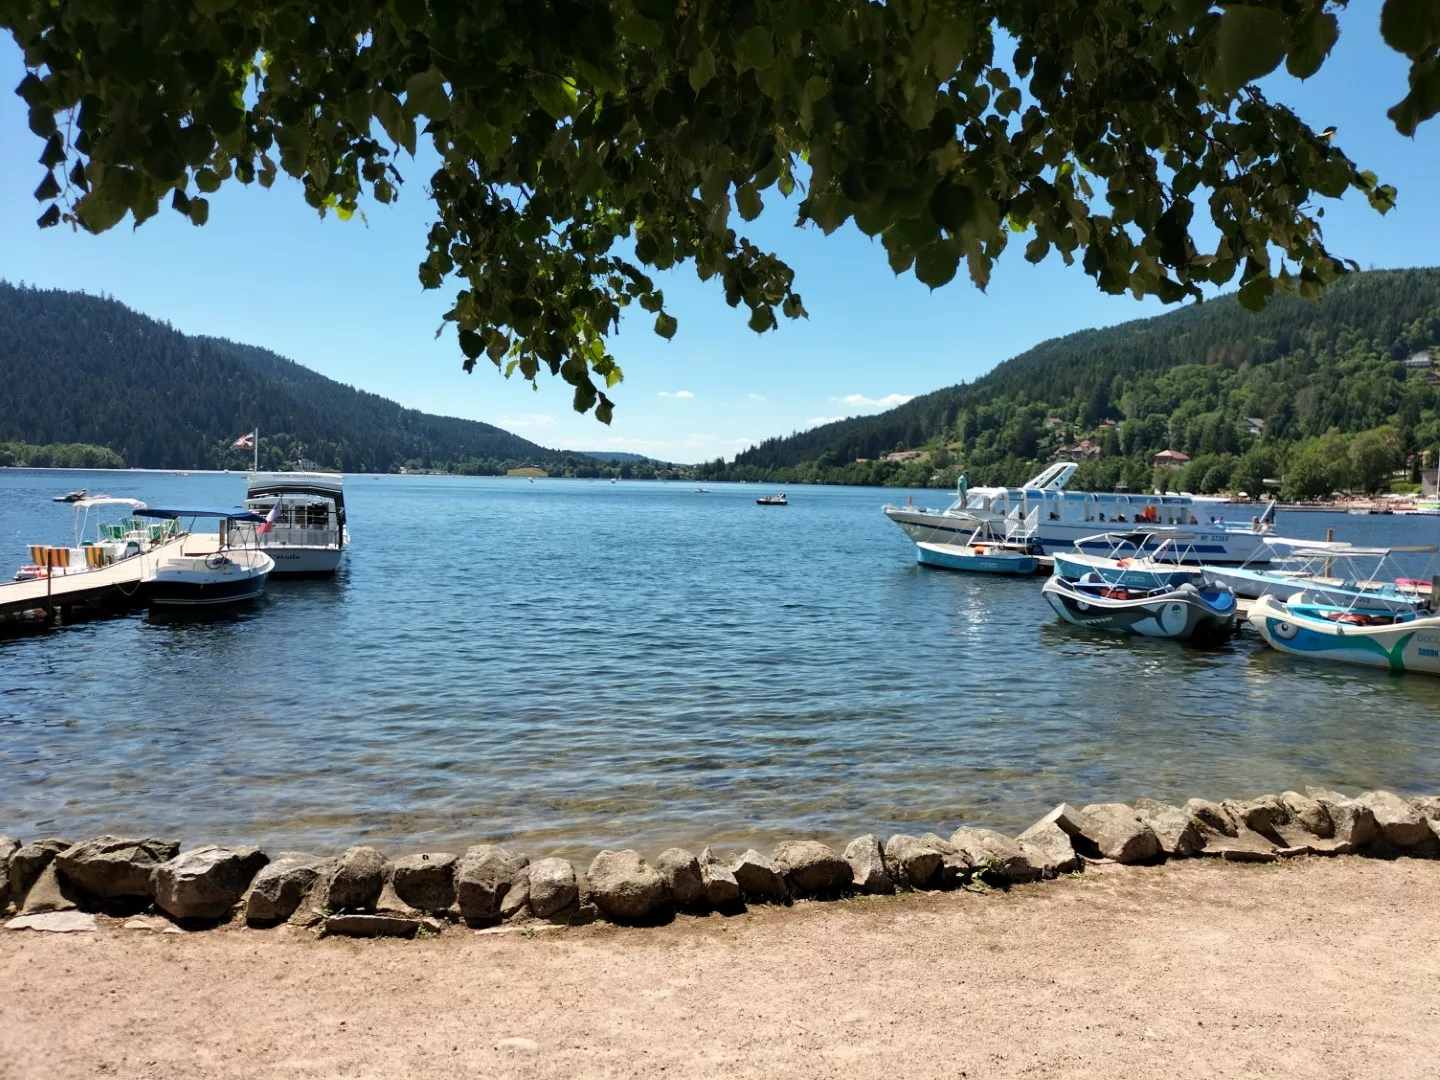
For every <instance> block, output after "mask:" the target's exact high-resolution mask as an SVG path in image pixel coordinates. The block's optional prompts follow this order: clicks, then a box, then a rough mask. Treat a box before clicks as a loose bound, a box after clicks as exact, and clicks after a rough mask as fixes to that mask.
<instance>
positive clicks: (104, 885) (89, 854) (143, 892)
mask: <svg viewBox="0 0 1440 1080" xmlns="http://www.w3.org/2000/svg"><path fill="white" fill-rule="evenodd" d="M178 854H180V841H179V840H157V839H154V838H153V837H146V838H144V839H131V838H127V837H119V836H97V837H94V838H93V839H90V840H82V841H80V843H78V844H76V845H75V846H74V847H71V848H67V849H66V850H65V851H62V852H61V853H60V854H58V855H56V856H55V866H56V869H58V870H59V871H60V873H62V874H63V875H65V877H66V878H67V879H69V881H70V884H72V885H75V886H77V887H78V888H79V889H81V890H82V891H83V892H86V893H88V894H89V895H91V896H93V897H96V898H97V899H100V900H118V899H121V898H122V897H132V896H139V897H148V896H149V895H150V875H151V873H152V872H154V870H155V868H156V867H157V866H159V865H160V864H161V863H164V862H169V861H170V860H171V859H173V858H175V856H176V855H178Z"/></svg>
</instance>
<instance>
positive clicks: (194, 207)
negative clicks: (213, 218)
mask: <svg viewBox="0 0 1440 1080" xmlns="http://www.w3.org/2000/svg"><path fill="white" fill-rule="evenodd" d="M187 214H188V216H189V218H190V224H192V225H204V224H205V222H207V221H209V220H210V202H209V200H207V199H191V200H190V206H189V209H188V210H187Z"/></svg>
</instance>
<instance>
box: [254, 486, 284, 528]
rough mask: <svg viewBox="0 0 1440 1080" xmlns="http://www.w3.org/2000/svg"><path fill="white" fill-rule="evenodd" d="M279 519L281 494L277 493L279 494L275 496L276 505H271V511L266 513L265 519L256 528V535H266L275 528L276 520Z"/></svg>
mask: <svg viewBox="0 0 1440 1080" xmlns="http://www.w3.org/2000/svg"><path fill="white" fill-rule="evenodd" d="M279 520H280V496H278V495H277V496H275V505H274V506H272V507H270V512H269V513H268V514H266V515H265V520H264V521H262V522H261V523H260V527H259V528H257V529H256V530H255V535H256V536H263V535H265V534H266V533H268V532H269V531H270V530H271V529H273V528H275V522H277V521H279Z"/></svg>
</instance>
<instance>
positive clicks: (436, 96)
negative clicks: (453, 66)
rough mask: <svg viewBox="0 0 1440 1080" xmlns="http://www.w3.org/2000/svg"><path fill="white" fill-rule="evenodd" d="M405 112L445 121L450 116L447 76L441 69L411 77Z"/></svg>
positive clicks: (407, 86) (407, 83)
mask: <svg viewBox="0 0 1440 1080" xmlns="http://www.w3.org/2000/svg"><path fill="white" fill-rule="evenodd" d="M405 111H406V112H407V113H409V114H410V115H411V116H428V117H430V119H432V120H444V119H445V118H446V117H447V116H449V115H450V98H449V97H448V96H447V95H446V93H445V76H444V75H442V74H441V73H440V69H439V68H433V67H432V68H429V69H428V70H426V71H422V72H420V73H419V74H418V75H411V76H410V78H409V80H408V81H406V83H405Z"/></svg>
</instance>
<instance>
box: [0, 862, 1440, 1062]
mask: <svg viewBox="0 0 1440 1080" xmlns="http://www.w3.org/2000/svg"><path fill="white" fill-rule="evenodd" d="M1437 901H1440V863H1425V862H1415V861H1408V860H1401V861H1398V862H1374V861H1366V860H1361V859H1348V858H1347V859H1335V860H1314V859H1311V860H1299V861H1297V862H1294V863H1281V864H1276V865H1273V866H1237V865H1233V864H1221V863H1218V862H1210V861H1206V862H1198V863H1181V864H1174V865H1170V866H1166V867H1159V868H1154V869H1144V870H1139V869H1128V870H1122V869H1119V868H1104V869H1101V870H1092V871H1091V872H1089V873H1087V874H1086V875H1085V876H1084V877H1083V878H1080V879H1066V880H1062V881H1058V882H1051V883H1048V884H1045V885H1041V886H1030V887H1026V888H1018V889H1015V890H1014V891H1012V892H1010V893H1009V894H999V893H996V894H989V895H975V894H971V893H965V892H961V893H949V894H936V895H928V896H904V897H895V898H873V899H863V900H855V901H847V902H841V903H832V904H800V905H797V906H796V907H795V908H792V909H790V910H775V909H756V910H755V911H753V912H752V913H751V914H749V915H743V916H738V917H735V918H730V919H723V918H721V917H719V916H713V917H710V918H706V919H690V918H682V919H679V920H677V921H675V922H674V923H672V924H671V925H669V926H665V927H660V928H656V929H647V930H634V929H620V928H616V927H611V926H604V925H597V926H593V927H588V928H583V929H577V930H570V931H563V932H551V933H540V934H534V935H519V934H511V935H504V936H482V935H477V934H475V933H474V932H471V931H468V930H461V931H451V932H447V933H446V934H445V935H442V936H441V937H438V938H434V939H429V940H420V941H413V942H404V941H351V940H337V939H329V940H314V939H313V938H311V937H310V936H309V935H308V934H307V933H305V932H303V931H289V930H280V931H269V932H263V933H262V932H251V931H243V930H239V929H234V930H230V929H222V930H218V931H211V932H207V933H196V934H183V935H182V934H150V933H144V932H137V931H133V930H130V931H125V930H121V929H119V927H118V924H115V923H109V924H107V925H106V926H105V927H104V928H103V929H102V931H101V932H100V933H96V934H88V935H58V934H36V933H33V932H29V931H26V932H18V931H11V932H3V931H0V1077H4V1078H5V1080H11V1078H26V1080H29V1078H42V1077H81V1076H83V1077H95V1076H102V1077H166V1078H170V1077H184V1078H189V1080H208V1078H215V1077H237V1078H239V1077H244V1078H257V1080H259V1078H271V1077H275V1078H279V1077H284V1078H286V1080H296V1078H308V1077H347V1078H370V1077H375V1078H382V1077H383V1078H385V1080H397V1078H405V1077H445V1078H447V1080H449V1078H469V1077H512V1076H513V1077H532V1076H534V1077H539V1076H544V1077H549V1076H564V1077H576V1076H585V1077H588V1076H605V1077H611V1076H613V1077H631V1076H647V1077H648V1076H666V1077H705V1076H718V1077H740V1076H763V1077H806V1078H808V1077H845V1078H847V1080H848V1078H857V1077H869V1076H884V1077H886V1078H887V1080H888V1078H893V1077H897V1076H900V1077H923V1076H937V1077H938V1076H944V1077H990V1076H1017V1075H1018V1076H1025V1077H1051V1076H1077V1077H1105V1078H1111V1077H1206V1078H1210V1077H1270V1076H1285V1077H1324V1078H1326V1080H1342V1078H1348V1077H1386V1078H1404V1077H1425V1078H1427V1080H1430V1078H1434V1077H1436V1076H1440V1023H1437V1021H1440V926H1437V922H1436V919H1435V914H1436V909H1437Z"/></svg>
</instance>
